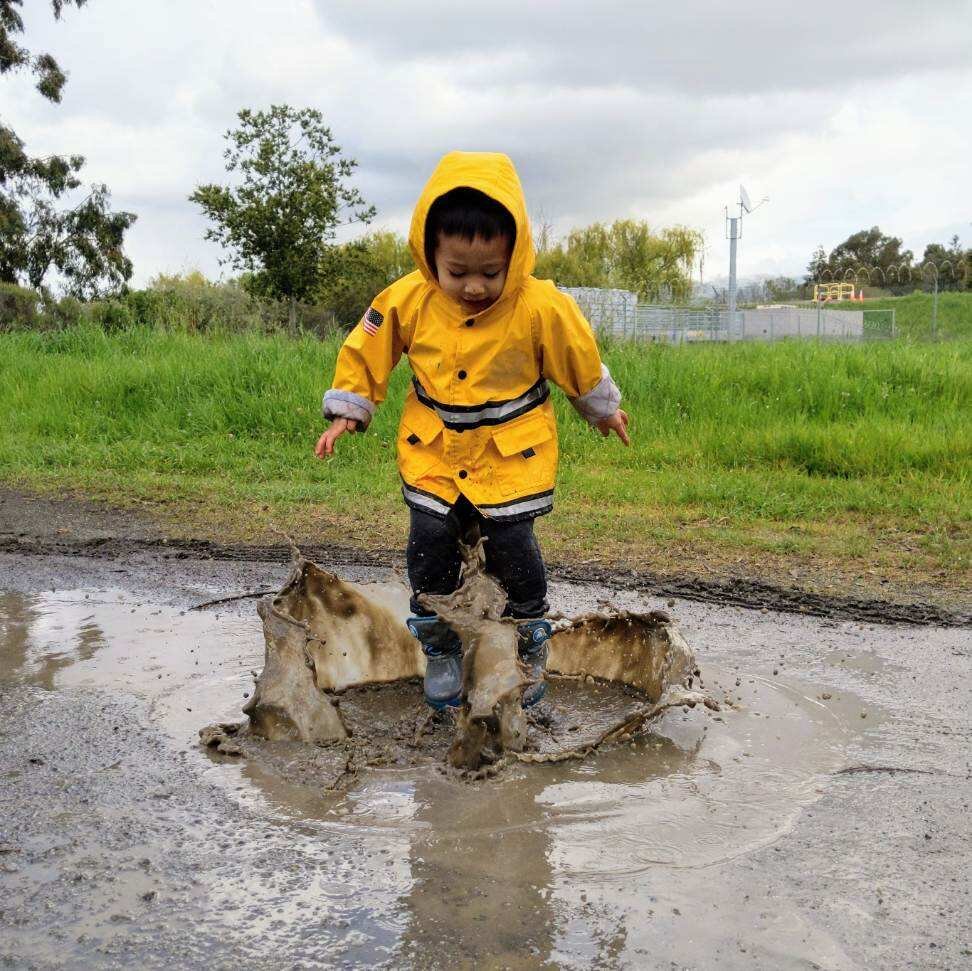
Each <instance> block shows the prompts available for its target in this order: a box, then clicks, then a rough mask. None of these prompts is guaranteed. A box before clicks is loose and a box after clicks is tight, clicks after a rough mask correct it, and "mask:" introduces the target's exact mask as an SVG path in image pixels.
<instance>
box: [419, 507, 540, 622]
mask: <svg viewBox="0 0 972 971" xmlns="http://www.w3.org/2000/svg"><path fill="white" fill-rule="evenodd" d="M409 511H410V512H411V514H412V523H411V528H410V530H409V534H408V548H407V550H406V561H407V563H408V579H409V582H410V583H411V585H412V611H413V613H415V614H418V615H425V616H428V615H429V614H430V611H428V610H426V609H425V608H424V607H423V606H422V605H421V604H419V602H418V601H417V599H416V598H417V597H418V595H419V594H420V593H441V594H450V593H454V592H455V591H456V590H457V589H458V587H459V570H460V567H461V566H462V556H461V554H460V553H459V541H460V540H463V541H466V542H468V541H469V540H475V536H476V531H477V529H478V531H479V534H480V535H482V536H483V537H484V539H485V540H486V542H485V544H484V548H485V551H486V570H487V572H488V573H490V574H491V575H492V576H494V577H495V578H496V579H497V580H498V581H499V584H500V586H502V588H503V589H504V590H505V591H506V596H507V598H508V603H507V605H506V615H507V616H509V617H517V618H524V619H525V618H532V617H542V616H543V615H544V614H545V613H546V612H547V610H548V604H547V571H546V568H545V567H544V565H543V557H542V556H541V555H540V544H539V543H538V542H537V537H536V536H535V535H534V532H533V520H532V519H526V520H523V521H521V522H518V523H501V522H497V521H496V520H494V519H488V518H487V517H485V516H482V515H480V514H479V512H477V511H476V508H475V507H474V506H473V505H472V503H471V502H469V500H468V499H466V497H465V496H460V497H459V500H458V501H457V502H456V504H455V505H454V506H453V507H452V511H451V512H450V513H449V515H448V516H446V518H445V519H440V518H439V517H438V516H433V515H431V514H430V513H427V512H422V511H421V510H418V509H414V508H410V509H409Z"/></svg>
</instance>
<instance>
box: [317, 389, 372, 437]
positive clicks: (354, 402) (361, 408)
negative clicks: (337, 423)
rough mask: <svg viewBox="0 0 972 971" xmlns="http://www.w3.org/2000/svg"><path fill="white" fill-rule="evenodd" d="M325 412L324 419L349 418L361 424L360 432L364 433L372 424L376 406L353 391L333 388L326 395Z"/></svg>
mask: <svg viewBox="0 0 972 971" xmlns="http://www.w3.org/2000/svg"><path fill="white" fill-rule="evenodd" d="M323 411H324V417H325V418H328V419H332V418H348V419H350V420H352V421H357V422H360V423H361V429H360V430H361V431H364V430H365V429H366V428H367V427H368V425H369V424H371V416H372V415H373V414H374V413H375V406H374V403H373V402H371V401H369V400H368V399H367V398H362V397H361V395H360V394H355V393H354V392H353V391H338V389H337V388H331V390H330V391H328V392H327V393H326V394H325V395H324V404H323Z"/></svg>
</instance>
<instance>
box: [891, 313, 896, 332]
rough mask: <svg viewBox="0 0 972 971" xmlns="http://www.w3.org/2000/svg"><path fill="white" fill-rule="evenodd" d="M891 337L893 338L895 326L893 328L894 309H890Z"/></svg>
mask: <svg viewBox="0 0 972 971" xmlns="http://www.w3.org/2000/svg"><path fill="white" fill-rule="evenodd" d="M891 336H892V337H895V336H896V333H895V326H894V307H892V308H891Z"/></svg>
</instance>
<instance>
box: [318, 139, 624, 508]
mask: <svg viewBox="0 0 972 971" xmlns="http://www.w3.org/2000/svg"><path fill="white" fill-rule="evenodd" d="M460 186H467V187H470V188H473V189H478V190H479V191H480V192H483V193H485V194H486V195H488V196H490V197H491V198H493V199H495V200H496V201H497V202H499V203H500V204H502V205H503V206H505V207H506V208H507V209H508V210H509V211H510V213H511V214H512V215H513V218H514V220H515V221H516V241H515V244H514V247H513V252H512V255H511V258H510V266H509V270H508V272H507V276H506V284H505V286H504V288H503V292H502V294H501V295H500V297H499V299H498V300H497V301H496V302H495V303H494V304H493V305H492V306H490V307H488V308H487V309H485V310H483V311H480V312H479V313H477V314H475V315H474V316H469V315H468V314H466V313H464V311H463V309H462V306H461V305H460V304H459V303H458V302H457V301H455V300H453V299H452V298H451V297H449V296H447V295H446V294H445V293H444V292H443V291H442V290H441V289H440V287H439V285H438V283H437V281H436V278H435V275H434V273H433V270H432V268H431V267H429V266H428V265H427V264H426V260H425V220H426V216H427V215H428V212H429V208H430V207H431V205H432V203H433V202H434V201H435V200H436V199H437V198H438V197H439V196H441V195H444V194H445V193H446V192H449V191H450V190H452V189H455V188H458V187H460ZM409 246H410V248H411V251H412V255H413V256H414V258H415V262H416V264H417V266H418V267H419V269H418V270H416V271H415V272H413V273H409V274H408V275H407V276H404V277H402V278H401V279H399V280H396V281H395V282H394V283H393V284H392V285H391V286H389V287H388V288H387V289H386V290H383V291H382V292H381V293H380V294H379V295H378V296H377V297H376V298H375V300H374V302H373V303H372V305H371V307H369V308H368V310H367V311H366V313H365V315H364V317H363V318H362V319H361V322H360V323H359V324H358V325H357V326H356V327H355V328H354V330H353V331H351V333H350V334H349V336H348V338H347V340H346V341H345V342H344V346H343V347H342V348H341V352H340V354H339V356H338V361H337V368H336V370H335V374H334V384H333V387H332V388H331V389H330V390H329V391H328V392H327V394H326V395H325V396H324V416H325V417H326V418H339V417H340V418H352V419H355V420H357V421H358V422H360V423H361V427H366V426H367V424H368V422H369V421H370V420H371V417H372V415H373V414H374V409H375V406H376V405H378V404H379V403H380V402H381V401H382V400H384V398H385V394H386V392H387V389H388V378H389V375H390V374H391V371H392V368H394V367H395V365H396V364H397V363H398V360H399V358H400V357H401V355H402V354H403V353H405V354H407V355H408V359H409V363H410V364H411V367H412V372H413V374H414V377H413V380H412V386H411V387H410V388H409V391H408V396H407V398H406V400H405V407H404V410H403V412H402V419H401V426H400V428H399V433H398V467H399V471H400V473H401V476H402V481H403V489H402V492H403V495H404V497H405V501H406V503H408V505H410V506H412V507H415V508H417V509H421V510H423V511H425V512H429V513H432V514H433V515H438V516H445V515H446V514H447V513H448V512H449V510H450V508H451V507H452V504H453V503H454V502H455V501H456V500H457V499H458V498H459V495H460V494H464V495H465V496H466V498H467V499H468V500H469V501H470V502H471V503H472V504H473V505H474V506H475V507H476V508H477V509H478V510H479V511H480V512H481V513H482V514H483V515H485V516H489V517H491V518H495V519H499V520H503V521H507V522H515V521H518V520H522V519H528V518H532V517H534V516H539V515H543V514H544V513H547V512H550V510H551V509H552V508H553V490H554V480H555V478H556V473H557V453H558V450H557V425H556V420H555V418H554V411H553V406H552V404H551V402H550V399H549V394H550V393H549V388H548V385H547V381H548V380H549V381H553V382H554V383H555V384H557V385H559V386H560V387H561V388H562V389H563V390H564V392H565V393H566V394H567V396H568V397H569V398H570V399H571V401H572V403H573V404H574V406H575V408H577V410H578V411H579V412H580V413H581V414H582V415H583V416H584V417H585V418H586V419H587V420H588V421H589V422H590V423H591V424H594V423H595V422H597V421H599V420H601V419H603V418H606V417H609V416H610V415H613V414H614V412H615V410H616V409H617V407H618V404H619V402H620V400H621V394H620V392H619V391H618V389H617V386H616V385H615V384H614V382H613V381H612V380H611V377H610V375H609V374H608V371H607V368H606V367H604V366H603V365H602V363H601V358H600V355H599V353H598V350H597V343H596V341H595V339H594V335H593V333H592V331H591V327H590V325H589V324H588V323H587V321H586V320H585V319H584V317H583V315H582V314H581V312H580V310H579V309H578V307H577V304H576V303H575V302H574V301H573V299H572V298H571V297H570V296H568V295H567V294H565V293H561V292H560V291H559V290H557V288H556V287H555V286H554V284H553V283H552V282H551V281H549V280H537V279H535V278H534V277H532V276H530V272H531V271H532V269H533V265H534V260H535V253H534V248H533V240H532V238H531V235H530V226H529V221H528V219H527V212H526V202H525V200H524V197H523V189H522V187H521V186H520V180H519V178H518V177H517V174H516V170H515V169H514V167H513V163H512V162H511V161H510V159H509V158H508V157H507V156H506V155H500V154H492V153H480V152H452V153H450V154H449V155H446V156H445V157H444V158H443V159H442V160H441V161H440V162H439V165H438V166H437V167H436V170H435V171H434V172H433V173H432V177H431V178H430V179H429V182H428V184H427V185H426V187H425V189H424V191H423V192H422V195H421V198H420V199H419V201H418V204H417V205H416V207H415V213H414V215H413V217H412V225H411V230H410V232H409Z"/></svg>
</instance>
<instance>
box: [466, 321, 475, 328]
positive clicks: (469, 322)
mask: <svg viewBox="0 0 972 971" xmlns="http://www.w3.org/2000/svg"><path fill="white" fill-rule="evenodd" d="M474 323H475V321H474V320H467V321H466V326H467V327H472V325H473V324H474Z"/></svg>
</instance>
